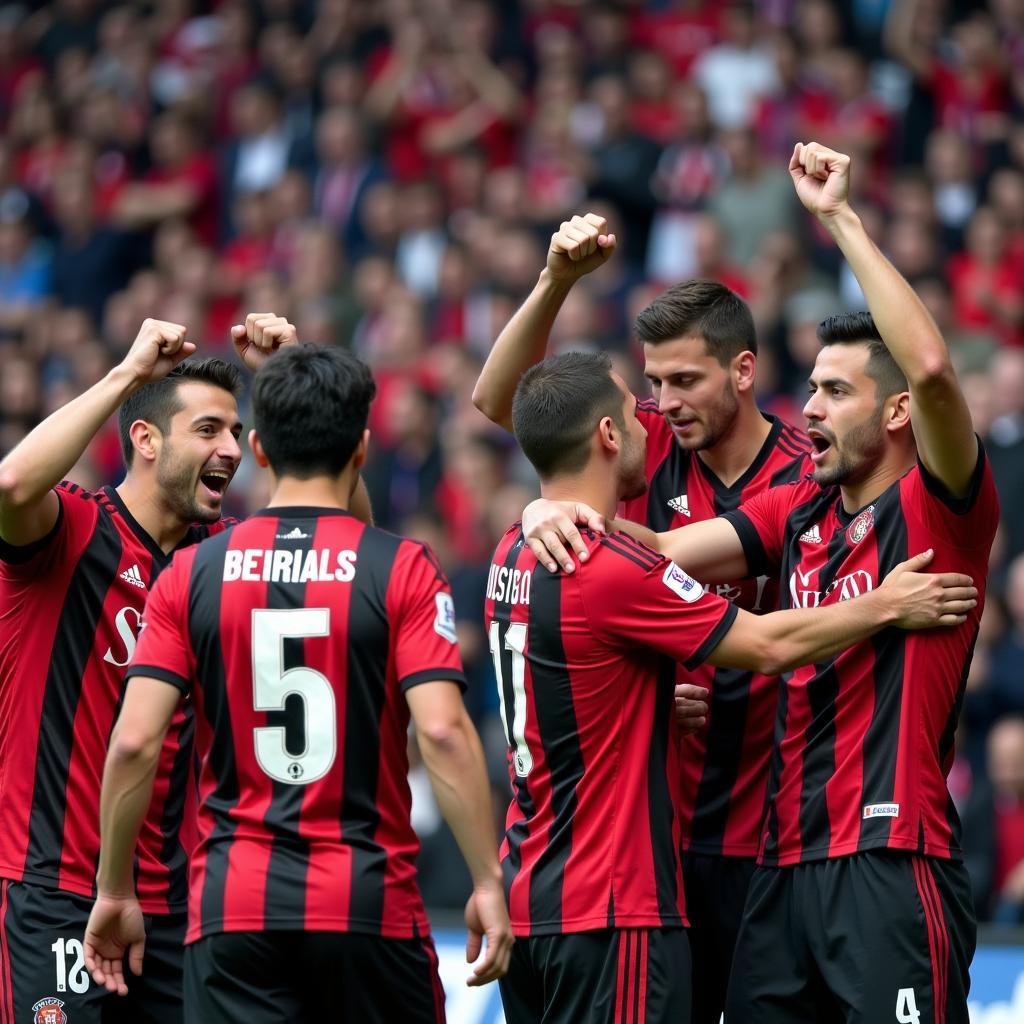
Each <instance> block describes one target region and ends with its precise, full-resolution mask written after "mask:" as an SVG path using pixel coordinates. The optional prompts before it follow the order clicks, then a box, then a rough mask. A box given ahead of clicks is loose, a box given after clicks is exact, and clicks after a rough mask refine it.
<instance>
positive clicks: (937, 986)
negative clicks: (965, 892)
mask: <svg viewBox="0 0 1024 1024" xmlns="http://www.w3.org/2000/svg"><path fill="white" fill-rule="evenodd" d="M910 863H911V866H912V867H913V869H914V882H915V883H916V885H917V895H918V897H919V899H920V900H921V907H922V908H923V910H924V922H925V927H926V928H927V930H928V959H929V962H930V963H931V968H932V1001H933V1005H934V1018H935V1024H942V1021H943V1019H944V1009H945V1005H944V1003H943V1001H942V981H941V979H940V977H939V949H938V947H939V940H938V935H937V930H936V925H935V914H934V910H933V908H932V902H931V892H930V889H929V886H928V883H927V881H926V880H925V877H924V865H923V864H922V863H921V859H920V858H919V857H912V858H911V860H910Z"/></svg>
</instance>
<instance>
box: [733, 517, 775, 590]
mask: <svg viewBox="0 0 1024 1024" xmlns="http://www.w3.org/2000/svg"><path fill="white" fill-rule="evenodd" d="M722 518H723V519H724V520H725V521H726V522H728V523H731V524H732V527H733V529H734V530H735V531H736V533H737V535H738V536H739V538H740V544H741V545H742V546H743V554H744V556H745V557H746V559H747V574H748V575H749V576H760V575H762V574H764V575H774V574H775V571H776V566H774V565H772V563H771V561H770V560H769V558H768V555H767V553H766V552H765V549H764V544H763V543H762V542H761V535H760V534H759V533H758V532H757V527H756V526H754V524H753V522H752V521H751V519H750V517H749V516H748V515H747V514H746V512H744V511H743V510H742V509H734V510H733V511H732V512H726V513H725V514H724V515H723V516H722Z"/></svg>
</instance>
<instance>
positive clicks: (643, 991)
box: [636, 928, 649, 1024]
mask: <svg viewBox="0 0 1024 1024" xmlns="http://www.w3.org/2000/svg"><path fill="white" fill-rule="evenodd" d="M648 934H649V932H648V931H647V929H646V928H644V929H643V930H642V931H641V932H640V998H639V999H638V1000H637V1012H636V1019H637V1022H638V1024H644V1022H645V1021H646V1020H647V936H648Z"/></svg>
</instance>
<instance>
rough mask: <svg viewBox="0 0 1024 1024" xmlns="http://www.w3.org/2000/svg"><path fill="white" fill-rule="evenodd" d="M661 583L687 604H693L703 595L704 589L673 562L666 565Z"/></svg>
mask: <svg viewBox="0 0 1024 1024" xmlns="http://www.w3.org/2000/svg"><path fill="white" fill-rule="evenodd" d="M661 582H662V583H664V584H665V586H666V587H668V589H669V590H671V591H672V592H673V593H674V594H678V595H679V596H680V597H681V598H682V599H683V600H684V601H685V602H686V603H687V604H693V602H694V601H696V600H697V599H698V598H699V597H700V596H701V594H703V593H704V588H703V587H702V586H701V585H700V584H699V583H698V582H697V581H696V580H695V579H694V578H693V577H692V576H687V575H686V573H685V572H683V570H682V569H680V568H679V566H678V565H676V563H675V562H669V563H668V568H667V569H666V570H665V575H664V576H662V577H661Z"/></svg>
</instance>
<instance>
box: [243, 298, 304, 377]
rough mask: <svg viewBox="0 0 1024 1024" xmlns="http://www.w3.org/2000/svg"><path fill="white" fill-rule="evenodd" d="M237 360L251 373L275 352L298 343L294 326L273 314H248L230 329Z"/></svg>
mask: <svg viewBox="0 0 1024 1024" xmlns="http://www.w3.org/2000/svg"><path fill="white" fill-rule="evenodd" d="M231 340H232V342H233V343H234V346H235V351H236V352H237V353H238V358H239V359H241V360H242V362H243V363H244V364H245V365H246V366H247V367H248V368H249V369H250V370H252V371H253V373H255V372H256V371H257V370H258V369H259V368H260V367H261V366H262V365H263V364H264V363H265V362H266V361H267V360H268V359H269V358H270V357H271V356H272V355H273V354H274V353H275V352H276V351H277V350H278V349H280V348H283V347H284V346H286V345H295V344H297V343H298V340H299V339H298V333H297V332H296V330H295V325H294V324H291V323H289V322H288V320H287V319H286V318H285V317H283V316H277V315H275V314H274V313H250V314H249V315H248V316H247V317H246V318H245V323H244V324H235V326H234V327H232V328H231Z"/></svg>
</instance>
